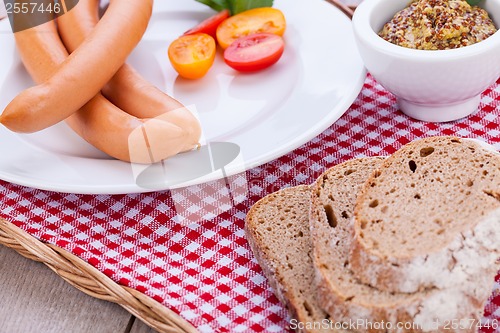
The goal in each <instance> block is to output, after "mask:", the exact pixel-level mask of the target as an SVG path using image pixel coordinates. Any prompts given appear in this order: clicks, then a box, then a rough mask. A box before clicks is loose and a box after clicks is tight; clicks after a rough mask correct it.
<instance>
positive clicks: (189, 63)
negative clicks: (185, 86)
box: [168, 33, 216, 79]
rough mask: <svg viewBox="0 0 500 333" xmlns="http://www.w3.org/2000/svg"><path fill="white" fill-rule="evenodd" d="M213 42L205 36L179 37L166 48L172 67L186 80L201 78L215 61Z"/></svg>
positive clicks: (209, 37)
mask: <svg viewBox="0 0 500 333" xmlns="http://www.w3.org/2000/svg"><path fill="white" fill-rule="evenodd" d="M215 50H216V45H215V40H214V39H213V38H212V37H211V36H210V35H207V34H201V33H199V34H194V35H186V36H181V37H179V38H177V39H176V40H174V41H173V42H172V44H170V46H169V48H168V58H169V59H170V62H171V63H172V67H174V69H175V70H176V71H177V73H179V75H180V76H182V77H184V78H186V79H199V78H201V77H203V76H204V75H205V74H206V73H207V72H208V70H209V69H210V67H212V65H213V63H214V59H215Z"/></svg>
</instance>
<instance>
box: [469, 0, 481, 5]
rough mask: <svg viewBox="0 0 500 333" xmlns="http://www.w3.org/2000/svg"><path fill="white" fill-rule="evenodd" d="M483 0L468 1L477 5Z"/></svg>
mask: <svg viewBox="0 0 500 333" xmlns="http://www.w3.org/2000/svg"><path fill="white" fill-rule="evenodd" d="M480 2H481V0H467V3H468V4H469V5H471V6H477V5H478V4H479V3H480Z"/></svg>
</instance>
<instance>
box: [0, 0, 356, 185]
mask: <svg viewBox="0 0 500 333" xmlns="http://www.w3.org/2000/svg"><path fill="white" fill-rule="evenodd" d="M275 7H277V8H279V9H281V10H282V11H283V12H284V14H285V16H286V19H287V23H288V27H287V31H286V33H285V42H286V50H285V53H284V55H283V57H282V58H281V60H280V61H279V62H278V63H277V64H276V65H274V66H273V67H271V68H269V69H267V70H264V71H262V72H259V73H255V74H238V73H237V72H235V71H233V70H232V69H231V68H229V67H228V66H226V65H225V64H224V62H223V60H222V59H221V58H222V56H221V54H218V55H217V58H216V61H215V64H214V66H213V67H212V69H211V70H210V72H209V74H207V75H206V76H205V77H204V78H202V79H200V80H196V81H189V80H183V79H181V78H178V77H177V74H176V73H175V72H174V70H173V69H172V68H171V66H170V63H169V61H168V57H167V48H168V45H169V44H170V42H171V41H172V40H174V39H175V38H176V37H177V36H179V35H180V34H182V33H183V32H184V31H186V30H187V29H189V28H191V27H192V26H194V25H196V24H197V23H198V22H200V21H201V20H203V19H204V18H207V17H209V16H210V15H213V11H211V10H210V9H209V8H208V7H206V6H204V5H202V4H200V3H198V2H196V1H194V0H182V1H178V0H161V1H156V2H155V7H154V15H153V17H152V20H151V23H150V25H149V28H148V31H147V32H146V34H145V36H144V38H143V41H142V42H141V43H140V44H139V46H138V47H137V48H136V50H135V51H134V52H133V54H132V55H131V56H130V59H129V60H130V63H132V65H134V66H135V67H136V68H137V69H138V70H139V71H140V72H141V73H142V74H143V75H144V76H145V77H147V78H148V79H149V80H151V81H152V82H154V83H155V84H156V85H158V86H159V87H161V88H162V89H163V90H164V91H166V92H167V93H169V94H171V95H173V96H175V97H176V98H177V99H179V100H180V101H181V102H183V103H184V104H185V105H192V109H193V111H196V113H197V115H198V117H199V119H200V121H201V124H202V128H203V132H204V133H203V139H204V141H203V142H205V143H207V142H208V143H210V144H211V150H210V149H208V148H207V147H209V146H206V147H205V148H203V149H202V151H201V152H199V151H195V152H189V153H185V154H181V155H178V156H176V157H174V158H171V159H169V160H167V161H165V162H164V163H163V164H159V165H155V166H153V167H150V168H144V167H142V166H137V165H131V164H129V163H124V162H121V161H117V160H113V159H111V158H109V157H108V156H106V155H104V154H103V153H101V152H99V151H97V150H96V149H94V148H93V147H91V146H90V145H88V144H87V143H86V142H84V141H83V140H81V139H80V138H79V137H78V136H76V135H75V134H74V133H73V132H71V130H69V129H68V128H67V127H66V125H65V124H59V125H57V126H54V127H52V128H49V129H47V130H45V131H42V132H39V133H35V134H30V135H19V134H15V133H12V132H10V131H8V130H7V129H5V128H3V127H2V128H0V156H1V159H0V179H3V180H6V181H9V182H12V183H16V184H21V185H26V186H30V187H35V188H40V189H46V190H54V191H60V192H70V193H92V194H98V193H106V194H116V193H133V192H147V191H152V190H162V189H173V188H179V187H183V186H187V185H193V184H199V183H203V182H206V181H210V180H215V179H220V178H222V177H224V176H228V175H231V174H235V173H238V172H242V171H244V170H247V169H249V168H252V167H255V166H258V165H261V164H263V163H266V162H268V161H270V160H273V159H275V158H278V157H280V156H282V155H284V154H286V153H288V152H290V151H291V150H293V149H295V148H297V147H299V146H300V145H302V144H304V143H305V142H307V141H309V140H311V139H312V138H313V137H315V136H316V135H318V134H319V133H321V132H322V131H323V130H325V129H326V128H327V127H328V126H330V125H331V124H332V123H333V122H335V121H336V120H337V119H338V118H339V117H340V116H341V115H342V114H343V113H344V112H345V111H346V110H347V109H348V107H349V106H350V105H351V103H352V102H353V101H354V99H355V98H356V96H357V94H358V93H359V91H360V89H361V87H362V85H363V81H364V78H365V70H364V67H363V64H362V61H361V59H360V57H359V56H358V52H357V49H356V46H355V44H354V38H353V34H352V29H351V21H350V20H349V19H348V18H347V17H346V16H345V15H344V14H342V13H341V12H340V11H339V10H337V9H336V8H335V7H333V6H332V5H330V4H328V3H326V2H325V1H322V0H310V1H290V0H276V1H275ZM0 45H1V49H2V50H1V53H0V64H1V65H0V110H3V108H4V107H5V106H6V105H7V104H8V103H9V101H11V100H12V98H14V96H16V94H17V93H19V92H20V91H22V90H23V89H25V88H27V87H29V86H30V85H32V81H31V79H30V78H29V76H28V74H27V73H26V71H25V70H24V68H23V66H22V64H21V61H20V59H19V57H18V55H17V54H16V50H15V44H14V41H13V34H12V32H11V31H10V26H9V24H8V22H7V20H3V21H1V22H0ZM209 150H210V151H209ZM214 155H217V158H218V161H216V162H215V164H219V165H215V166H214V163H213V160H212V161H211V158H212V159H213V158H214ZM236 155H237V157H236V158H234V157H235V156H236ZM233 158H234V160H233ZM220 166H225V168H224V169H223V170H221V169H217V168H218V167H220ZM214 170H215V171H214Z"/></svg>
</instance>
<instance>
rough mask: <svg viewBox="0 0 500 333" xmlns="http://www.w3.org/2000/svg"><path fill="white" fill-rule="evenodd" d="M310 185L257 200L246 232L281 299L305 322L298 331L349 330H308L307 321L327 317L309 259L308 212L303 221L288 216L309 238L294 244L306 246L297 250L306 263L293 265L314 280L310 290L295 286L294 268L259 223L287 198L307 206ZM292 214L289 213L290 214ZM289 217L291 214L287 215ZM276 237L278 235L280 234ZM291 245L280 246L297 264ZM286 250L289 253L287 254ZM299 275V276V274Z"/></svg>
mask: <svg viewBox="0 0 500 333" xmlns="http://www.w3.org/2000/svg"><path fill="white" fill-rule="evenodd" d="M309 192H310V188H309V187H308V186H305V185H302V186H297V187H292V188H287V189H284V190H281V191H278V192H275V193H272V194H270V195H268V196H266V197H264V198H262V199H261V200H259V201H258V202H257V203H255V204H254V205H253V206H252V208H251V209H250V211H249V212H248V214H247V217H246V223H245V234H246V237H247V240H248V243H249V245H250V247H251V249H252V251H253V253H254V255H255V258H256V259H257V262H258V263H259V264H260V266H261V268H262V271H263V272H264V275H265V276H266V277H267V279H268V281H269V284H270V285H271V287H272V288H273V289H274V292H275V295H276V296H277V297H278V299H279V300H280V301H281V302H282V303H283V304H284V305H285V306H286V308H287V310H288V312H289V314H290V316H291V318H294V319H296V320H297V321H298V322H299V323H303V324H304V325H302V326H300V325H295V326H297V329H296V330H295V331H296V332H299V333H332V332H335V333H349V332H351V331H349V330H335V329H330V328H328V329H323V328H319V329H314V328H312V329H308V327H307V325H306V324H307V323H321V322H322V321H323V320H325V319H326V318H327V314H326V313H325V312H324V311H323V310H322V309H320V308H319V307H318V305H317V301H316V293H315V287H314V285H313V284H312V281H313V267H312V260H311V258H310V251H311V244H310V237H309V230H308V229H309V225H308V221H307V211H306V212H305V215H304V216H303V217H302V219H300V220H294V219H289V220H287V222H288V223H290V224H295V225H294V226H293V227H297V230H299V232H302V233H303V236H304V237H307V238H306V239H303V240H302V244H300V243H296V244H292V245H291V247H294V246H297V245H299V244H300V245H302V246H303V247H302V248H300V249H297V250H300V251H301V252H303V259H304V261H303V263H302V264H303V266H302V267H294V268H293V270H295V272H296V271H297V270H299V269H300V273H301V274H304V275H307V276H305V277H304V278H306V279H309V280H310V282H311V283H308V289H309V290H303V292H302V293H301V292H300V291H299V290H298V288H297V286H296V285H294V283H295V282H296V281H294V279H291V278H290V276H289V275H288V274H287V273H289V272H291V271H292V268H290V267H288V266H287V263H286V262H284V260H283V258H279V257H278V255H277V254H276V253H273V251H272V249H270V247H272V245H274V244H271V242H270V240H269V239H268V238H266V236H265V235H264V234H263V232H264V231H265V229H266V228H267V226H268V225H267V224H264V223H262V222H259V218H261V215H262V214H263V212H264V211H266V210H268V209H269V208H270V207H272V206H276V205H281V204H283V203H284V202H285V201H291V200H297V201H302V202H303V203H304V205H305V206H306V207H308V200H309V198H310V195H309ZM281 214H282V216H283V218H286V217H287V213H286V212H284V211H283V210H282V212H281ZM288 215H289V214H288ZM288 218H290V216H288ZM276 237H278V238H279V236H278V235H277V236H276ZM291 247H290V246H289V247H287V248H284V249H281V251H282V252H287V251H288V252H289V253H290V259H289V263H291V264H296V263H294V262H293V257H292V254H293V253H292V252H293V251H292V250H293V249H292V248H291ZM288 252H287V253H288ZM296 278H300V276H299V277H296ZM305 302H307V304H308V306H309V309H307V310H306V309H305V308H304V303H305Z"/></svg>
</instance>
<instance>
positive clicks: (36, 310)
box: [0, 245, 156, 333]
mask: <svg viewBox="0 0 500 333" xmlns="http://www.w3.org/2000/svg"><path fill="white" fill-rule="evenodd" d="M0 286H1V287H0V332H1V333H39V332H44V333H67V332H71V333H89V332H93V333H129V332H130V333H155V332H156V331H154V330H153V329H150V328H149V327H148V326H146V325H145V324H144V323H142V322H141V321H140V320H138V319H136V318H135V317H133V316H131V315H130V314H129V313H128V312H127V311H125V310H124V309H123V308H121V307H120V306H119V305H117V304H113V303H109V302H105V301H101V300H98V299H95V298H92V297H90V296H87V295H85V294H84V293H82V292H80V291H79V290H77V289H76V288H74V287H72V286H71V285H69V284H68V283H66V282H65V281H64V280H62V279H61V278H60V277H59V276H57V275H56V274H55V273H54V272H52V271H51V270H50V269H49V268H47V267H46V266H45V265H43V264H41V263H38V262H34V261H31V260H28V259H26V258H24V257H22V256H21V255H19V254H17V253H16V252H15V251H14V250H12V249H9V248H7V247H5V246H1V245H0Z"/></svg>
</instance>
